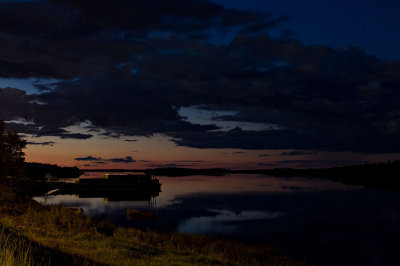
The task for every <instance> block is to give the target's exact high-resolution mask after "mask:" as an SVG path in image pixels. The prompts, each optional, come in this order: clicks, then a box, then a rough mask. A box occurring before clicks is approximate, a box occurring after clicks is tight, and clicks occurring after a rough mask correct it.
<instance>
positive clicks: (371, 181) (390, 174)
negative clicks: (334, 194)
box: [235, 161, 400, 190]
mask: <svg viewBox="0 0 400 266" xmlns="http://www.w3.org/2000/svg"><path fill="white" fill-rule="evenodd" d="M235 172H240V173H257V174H266V175H271V176H277V177H295V176H297V177H309V178H324V179H329V180H332V181H336V182H341V183H344V184H349V185H362V186H365V187H371V188H387V189H392V190H400V175H399V173H400V161H394V162H387V163H365V164H360V165H351V166H343V167H332V168H323V169H292V168H277V169H266V170H244V171H235Z"/></svg>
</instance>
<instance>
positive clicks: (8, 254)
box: [0, 187, 304, 265]
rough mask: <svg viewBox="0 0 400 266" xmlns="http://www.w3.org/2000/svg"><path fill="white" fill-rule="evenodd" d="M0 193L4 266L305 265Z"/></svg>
mask: <svg viewBox="0 0 400 266" xmlns="http://www.w3.org/2000/svg"><path fill="white" fill-rule="evenodd" d="M1 191H2V192H1V194H0V195H1V197H0V214H1V218H0V241H1V243H2V248H1V250H0V264H1V265H213V264H215V265H304V263H300V262H296V261H294V260H293V259H291V258H289V257H286V256H281V255H278V253H277V252H276V250H274V249H272V248H269V247H265V246H257V245H253V246H249V245H244V244H242V243H239V242H236V241H230V240H224V239H215V238H210V237H206V236H194V235H184V234H179V233H158V232H152V231H147V232H144V231H140V230H136V229H134V228H123V227H115V226H114V225H113V223H112V222H110V221H107V220H105V221H96V220H93V219H91V218H90V217H88V216H86V215H85V214H84V213H82V212H80V211H79V210H74V209H69V208H65V207H62V206H41V205H39V204H37V203H36V202H34V201H32V200H30V199H29V198H25V197H22V196H21V195H18V193H14V192H13V191H12V189H4V187H3V189H1Z"/></svg>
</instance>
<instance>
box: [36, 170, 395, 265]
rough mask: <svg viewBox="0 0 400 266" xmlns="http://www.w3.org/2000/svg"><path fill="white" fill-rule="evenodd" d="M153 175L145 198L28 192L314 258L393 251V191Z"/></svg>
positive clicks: (383, 255) (371, 257)
mask: <svg viewBox="0 0 400 266" xmlns="http://www.w3.org/2000/svg"><path fill="white" fill-rule="evenodd" d="M158 178H159V179H160V182H161V183H162V192H160V193H159V195H153V196H150V200H149V198H148V197H141V196H138V194H135V193H131V192H126V194H121V195H107V194H101V193H103V192H101V193H100V192H99V193H100V194H91V195H79V197H78V196H76V195H74V194H71V195H51V196H39V197H36V198H35V199H36V200H37V201H39V202H44V203H47V204H63V205H66V206H75V207H80V208H82V209H83V210H84V211H85V212H86V213H88V214H89V215H91V216H94V217H100V218H104V217H109V218H111V219H113V220H114V221H115V223H116V224H117V225H127V226H135V227H138V228H141V229H147V228H150V229H156V230H159V231H180V232H186V233H196V234H208V235H217V236H224V237H231V238H234V239H240V240H242V241H248V242H251V243H254V242H262V243H265V244H268V245H272V246H279V247H280V249H281V250H282V251H283V252H284V253H285V254H288V255H291V256H294V257H296V258H298V259H304V260H307V261H309V262H313V263H316V264H318V265H388V264H390V263H388V262H391V261H395V259H397V250H396V248H395V247H397V244H398V239H399V238H400V209H399V207H398V206H400V197H399V195H398V194H395V193H392V192H389V191H384V190H372V189H364V188H362V187H357V186H348V185H344V184H340V183H334V182H330V181H327V180H319V179H304V178H290V179H285V178H273V177H267V176H259V175H229V176H219V177H210V176H192V177H158ZM107 198H108V200H105V199H107ZM110 199H111V200H110ZM112 199H115V201H113V200H112ZM127 209H134V210H143V211H155V213H156V215H155V219H154V220H143V219H142V220H127V217H126V213H127ZM327 258H328V259H327Z"/></svg>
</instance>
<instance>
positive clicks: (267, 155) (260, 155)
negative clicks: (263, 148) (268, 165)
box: [258, 154, 271, 157]
mask: <svg viewBox="0 0 400 266" xmlns="http://www.w3.org/2000/svg"><path fill="white" fill-rule="evenodd" d="M269 156H271V155H269V154H259V155H258V157H269Z"/></svg>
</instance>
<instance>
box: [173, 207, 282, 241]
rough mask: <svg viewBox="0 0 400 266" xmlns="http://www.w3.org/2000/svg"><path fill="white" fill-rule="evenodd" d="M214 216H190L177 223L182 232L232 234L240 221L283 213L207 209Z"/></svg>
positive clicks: (237, 228)
mask: <svg viewBox="0 0 400 266" xmlns="http://www.w3.org/2000/svg"><path fill="white" fill-rule="evenodd" d="M209 211H210V212H214V213H215V214H216V215H215V216H200V217H192V218H189V219H187V220H184V221H182V222H181V223H180V224H179V225H178V231H179V232H182V233H196V234H211V235H215V234H221V233H222V234H232V233H234V232H238V231H239V230H240V229H241V222H243V221H251V220H265V219H274V218H278V217H280V216H282V215H284V214H283V213H281V212H268V211H261V210H245V211H241V212H240V213H235V212H232V211H230V210H209Z"/></svg>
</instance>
